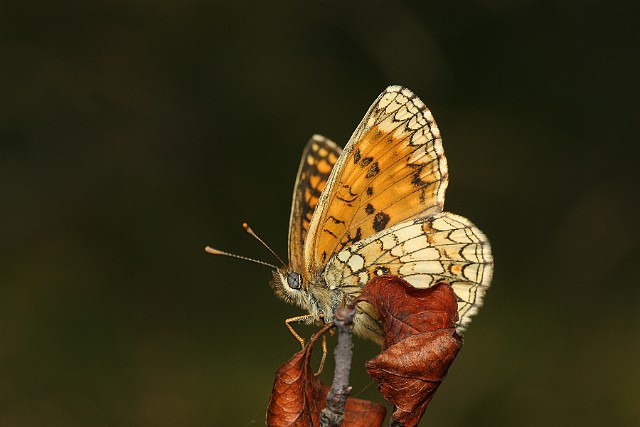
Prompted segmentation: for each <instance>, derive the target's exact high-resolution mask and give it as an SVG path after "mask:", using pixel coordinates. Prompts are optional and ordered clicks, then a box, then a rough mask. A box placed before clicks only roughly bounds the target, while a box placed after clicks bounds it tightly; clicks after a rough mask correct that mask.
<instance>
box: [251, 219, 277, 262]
mask: <svg viewBox="0 0 640 427" xmlns="http://www.w3.org/2000/svg"><path fill="white" fill-rule="evenodd" d="M242 229H243V230H244V231H246V232H247V234H248V235H249V236H251V237H253V238H254V239H256V240H257V241H258V242H260V243H261V244H262V246H264V247H265V248H267V249H268V250H269V252H271V254H272V255H273V256H274V257H276V259H277V260H278V261H280V264H282V265H286V264H285V263H284V262H283V261H282V260H281V259H280V257H279V256H278V254H277V253H275V252H274V251H273V249H271V248H270V247H269V245H267V244H266V243H265V242H264V240H262V239H261V238H260V237H258V235H257V234H256V233H254V232H253V230H252V229H251V227H249V224H247V223H246V222H245V223H243V224H242Z"/></svg>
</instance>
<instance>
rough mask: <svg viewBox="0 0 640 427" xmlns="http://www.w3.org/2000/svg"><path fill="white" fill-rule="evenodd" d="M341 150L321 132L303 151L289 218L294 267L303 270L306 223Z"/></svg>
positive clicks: (290, 260)
mask: <svg viewBox="0 0 640 427" xmlns="http://www.w3.org/2000/svg"><path fill="white" fill-rule="evenodd" d="M341 152H342V149H341V148H340V147H338V146H337V145H336V144H335V143H334V142H333V141H331V140H330V139H328V138H325V137H323V136H321V135H313V136H312V137H311V139H310V140H309V142H307V145H306V147H305V148H304V151H303V152H302V159H301V160H300V167H299V168H298V175H297V177H296V183H295V185H294V189H293V204H292V206H291V217H290V218H289V262H290V263H291V267H292V268H293V270H294V271H298V272H301V271H302V266H303V258H302V254H303V250H304V242H305V240H306V238H307V231H308V230H309V223H310V222H311V218H312V217H313V213H314V211H315V209H316V206H317V205H318V199H319V197H320V194H321V193H322V190H323V189H324V187H325V185H326V183H327V179H328V178H329V174H330V173H331V170H332V169H333V165H334V164H335V163H336V161H337V160H338V157H340V153H341Z"/></svg>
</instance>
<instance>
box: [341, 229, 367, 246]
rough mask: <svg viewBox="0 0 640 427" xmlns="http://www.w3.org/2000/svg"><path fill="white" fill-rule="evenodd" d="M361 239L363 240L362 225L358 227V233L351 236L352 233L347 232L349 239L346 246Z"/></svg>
mask: <svg viewBox="0 0 640 427" xmlns="http://www.w3.org/2000/svg"><path fill="white" fill-rule="evenodd" d="M360 240H362V229H361V228H360V227H358V228H357V229H356V235H355V236H353V237H351V233H347V240H346V242H345V244H344V246H349V245H352V244H354V243H356V242H359V241H360ZM344 246H343V247H344Z"/></svg>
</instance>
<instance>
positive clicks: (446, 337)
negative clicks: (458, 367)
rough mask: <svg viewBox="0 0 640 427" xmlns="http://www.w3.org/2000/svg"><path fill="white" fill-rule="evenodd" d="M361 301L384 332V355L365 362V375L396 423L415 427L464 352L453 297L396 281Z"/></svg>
mask: <svg viewBox="0 0 640 427" xmlns="http://www.w3.org/2000/svg"><path fill="white" fill-rule="evenodd" d="M360 300H361V301H367V302H369V303H371V304H373V305H374V306H375V307H376V308H377V309H378V311H379V312H380V314H381V316H382V321H383V323H384V330H385V341H384V344H383V346H382V352H381V353H380V354H379V355H378V356H377V357H375V358H373V359H372V360H370V361H368V362H367V365H366V367H367V372H369V375H371V376H372V377H373V378H374V379H375V380H376V381H377V382H378V388H379V389H380V391H381V392H382V394H383V396H384V397H385V399H386V400H387V401H388V402H391V403H393V404H394V405H395V406H396V410H395V412H394V413H393V416H394V418H395V419H396V420H398V421H400V422H401V423H402V424H403V425H405V426H407V427H409V426H414V425H416V424H418V422H419V421H420V418H422V415H423V414H424V412H425V410H426V408H427V405H428V404H429V402H430V401H431V399H432V398H433V394H434V393H435V391H436V390H437V388H438V386H439V385H440V383H441V382H442V380H443V379H444V377H445V376H446V374H447V370H448V369H449V366H450V365H451V363H452V362H453V360H454V359H455V357H456V355H457V354H458V351H459V350H460V348H461V347H462V337H460V336H459V335H458V334H457V333H456V331H455V322H456V320H457V317H458V314H457V303H456V296H455V294H454V292H453V289H452V288H451V286H450V285H449V284H447V283H444V282H442V283H438V284H436V285H434V286H432V287H430V288H427V289H418V288H414V287H413V286H411V285H410V284H409V283H407V282H406V281H405V280H403V279H400V278H398V277H395V276H379V277H376V278H374V279H373V280H371V281H370V282H369V283H368V284H367V286H366V287H365V289H364V290H363V292H362V294H361V295H360V297H359V298H358V301H360Z"/></svg>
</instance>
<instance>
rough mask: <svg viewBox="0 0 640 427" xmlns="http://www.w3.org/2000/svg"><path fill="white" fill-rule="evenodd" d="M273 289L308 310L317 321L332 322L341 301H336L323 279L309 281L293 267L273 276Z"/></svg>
mask: <svg viewBox="0 0 640 427" xmlns="http://www.w3.org/2000/svg"><path fill="white" fill-rule="evenodd" d="M271 287H272V288H273V290H274V292H275V294H276V295H277V296H279V297H280V298H282V299H283V300H285V301H287V302H290V303H293V304H296V305H298V306H300V307H302V308H303V309H305V310H307V311H308V312H309V314H310V315H311V316H312V317H313V319H314V320H315V321H323V322H324V321H326V322H330V321H331V319H332V318H333V313H334V311H335V310H336V308H337V307H338V306H339V304H340V301H335V300H336V298H335V295H334V293H331V292H329V289H327V287H326V285H324V283H323V281H322V278H321V277H318V279H317V280H313V281H309V280H306V279H305V278H304V276H302V275H301V274H300V273H298V272H296V271H294V270H293V269H292V268H291V267H281V268H279V269H278V270H276V271H275V272H274V274H273V280H272V281H271Z"/></svg>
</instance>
